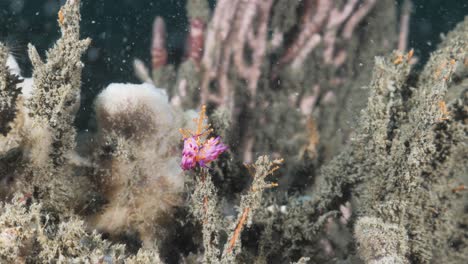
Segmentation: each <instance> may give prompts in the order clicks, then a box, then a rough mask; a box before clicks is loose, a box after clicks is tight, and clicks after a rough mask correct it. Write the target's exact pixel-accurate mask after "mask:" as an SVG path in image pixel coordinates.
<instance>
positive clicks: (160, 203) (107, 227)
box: [92, 83, 191, 247]
mask: <svg viewBox="0 0 468 264" xmlns="http://www.w3.org/2000/svg"><path fill="white" fill-rule="evenodd" d="M95 111H96V118H97V123H98V135H97V137H98V138H99V142H114V143H113V144H114V145H113V146H114V148H115V149H114V150H113V152H112V154H110V155H111V157H110V159H106V160H105V161H102V162H103V164H101V165H102V166H103V167H105V168H107V169H108V171H109V175H104V176H103V179H102V180H103V181H104V184H103V186H104V190H103V192H104V194H105V197H106V199H107V200H108V201H109V203H108V204H107V206H106V208H105V209H104V211H103V212H101V214H100V215H98V216H96V217H95V218H94V219H93V221H92V222H93V223H94V225H95V227H96V228H98V229H100V230H103V231H106V232H109V233H111V234H114V235H117V234H118V233H120V232H124V230H127V229H128V228H130V229H133V230H135V231H137V232H139V233H140V236H141V239H142V240H143V242H144V244H145V245H146V246H148V247H150V246H151V245H150V244H151V243H153V242H152V241H154V234H155V230H152V229H154V228H155V223H157V222H158V220H161V218H167V216H169V215H170V214H168V212H170V209H171V208H172V207H173V206H174V205H177V204H178V202H179V200H180V197H179V195H180V193H181V192H182V191H183V186H184V177H183V172H182V169H181V168H180V165H179V164H180V153H179V144H180V134H179V132H178V131H179V128H180V127H184V126H185V123H186V122H187V121H188V119H189V118H188V116H191V115H190V114H189V113H187V114H185V113H183V112H182V111H179V110H177V109H176V108H174V107H173V106H171V105H170V104H169V101H168V96H167V95H166V93H165V91H164V90H162V89H158V88H156V87H154V86H153V85H152V84H148V83H144V84H122V83H116V84H110V85H109V86H108V87H107V88H106V89H104V91H102V92H101V93H100V94H99V95H98V97H97V98H96V101H95ZM109 160H110V161H109ZM109 223H112V224H109Z"/></svg>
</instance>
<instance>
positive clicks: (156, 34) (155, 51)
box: [151, 17, 167, 71]
mask: <svg viewBox="0 0 468 264" xmlns="http://www.w3.org/2000/svg"><path fill="white" fill-rule="evenodd" d="M166 63H167V50H166V25H165V23H164V20H163V19H162V17H156V18H155V19H154V22H153V40H152V44H151V65H152V69H153V71H154V70H156V69H159V68H161V67H162V66H164V65H166Z"/></svg>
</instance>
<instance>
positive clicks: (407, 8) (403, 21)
mask: <svg viewBox="0 0 468 264" xmlns="http://www.w3.org/2000/svg"><path fill="white" fill-rule="evenodd" d="M411 9H412V4H411V0H405V1H404V2H403V7H402V11H401V12H402V14H401V17H400V35H399V37H398V50H399V51H405V50H406V49H407V48H408V34H409V24H410V17H411Z"/></svg>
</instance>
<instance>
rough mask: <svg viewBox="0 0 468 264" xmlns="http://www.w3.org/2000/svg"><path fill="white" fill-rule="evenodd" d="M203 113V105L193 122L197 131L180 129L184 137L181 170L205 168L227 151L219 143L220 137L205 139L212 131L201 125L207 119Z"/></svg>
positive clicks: (204, 110) (204, 109)
mask: <svg viewBox="0 0 468 264" xmlns="http://www.w3.org/2000/svg"><path fill="white" fill-rule="evenodd" d="M205 113H206V106H205V105H203V106H202V108H201V111H200V115H199V117H198V119H195V122H197V130H196V131H195V132H193V131H191V130H188V129H180V133H181V134H182V136H183V137H184V149H183V150H182V162H181V167H182V169H183V170H191V169H193V168H195V167H196V166H197V164H198V165H199V166H200V167H206V165H207V164H208V163H210V162H212V161H214V160H216V159H217V158H218V157H219V155H221V153H223V152H224V151H226V150H227V149H228V147H227V146H226V145H224V144H223V143H222V142H221V138H220V137H216V138H214V137H211V138H209V139H206V136H207V135H208V134H210V133H211V132H212V131H213V130H212V129H210V128H209V127H210V125H209V124H208V125H205V124H203V123H204V121H205V120H206V119H207V118H206V114H205Z"/></svg>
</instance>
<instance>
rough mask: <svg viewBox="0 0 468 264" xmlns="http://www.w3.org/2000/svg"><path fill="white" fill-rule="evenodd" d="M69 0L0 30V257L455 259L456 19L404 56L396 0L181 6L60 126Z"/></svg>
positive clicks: (466, 65) (70, 42)
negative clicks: (174, 28) (123, 70)
mask: <svg viewBox="0 0 468 264" xmlns="http://www.w3.org/2000/svg"><path fill="white" fill-rule="evenodd" d="M80 4H81V3H80V1H79V0H67V1H66V2H65V3H64V4H63V6H62V7H61V8H60V11H59V12H58V14H57V23H58V26H59V27H60V31H61V37H60V38H59V39H58V40H57V41H56V43H55V44H54V45H53V46H52V47H51V48H50V49H49V50H48V51H47V52H46V53H45V57H43V56H41V55H39V54H42V53H39V52H38V51H37V50H36V48H35V47H34V46H33V45H32V44H30V45H29V47H28V50H29V58H30V61H31V64H32V67H33V72H32V76H31V77H26V76H22V74H21V69H20V68H19V66H18V64H17V63H16V61H15V59H14V58H13V56H11V52H10V50H9V48H8V47H7V46H6V45H5V44H3V43H0V181H1V186H0V199H1V201H0V202H1V204H0V263H258V264H261V263H373V264H378V263H379V264H384V263H465V261H466V259H467V258H468V204H467V203H468V199H467V198H468V197H467V196H468V191H467V188H466V186H467V185H468V173H467V172H468V170H467V168H468V162H467V161H468V147H467V134H468V126H467V125H468V90H467V89H468V17H467V18H465V20H464V21H462V22H460V23H459V24H458V25H457V26H456V27H455V28H454V29H453V30H452V31H451V32H450V33H448V34H447V35H445V36H443V39H442V42H441V43H440V45H439V46H438V47H437V50H436V51H434V52H433V53H432V54H431V56H430V59H429V60H428V61H427V62H426V63H425V64H424V65H422V66H421V68H418V67H416V66H417V62H418V58H417V56H416V55H415V54H414V51H413V50H412V49H410V48H409V47H408V41H407V38H408V20H409V19H410V10H411V1H404V4H403V5H402V6H401V10H397V6H395V4H394V2H393V1H390V0H388V1H387V0H381V1H377V0H340V1H330V0H305V1H291V0H251V1H244V0H219V1H217V3H216V6H215V7H214V9H211V8H210V6H209V4H208V1H206V0H188V1H187V5H186V9H187V16H188V20H189V24H190V28H189V32H188V36H187V40H186V47H187V50H186V54H185V57H184V59H183V60H182V61H181V62H180V63H177V64H172V63H169V61H170V60H168V56H169V55H168V54H169V53H168V51H167V47H166V38H167V34H166V31H165V22H164V20H163V19H162V18H160V17H157V18H156V19H155V21H154V24H153V32H152V46H151V50H150V51H149V53H148V56H150V57H151V67H147V66H146V65H145V64H144V62H143V61H141V60H138V59H136V60H135V61H134V69H135V75H136V76H138V78H139V79H140V80H141V82H142V83H141V84H130V83H111V84H110V85H108V86H107V87H106V88H105V89H103V90H102V91H101V92H100V94H99V95H98V96H97V97H96V98H95V99H94V104H93V108H94V109H93V110H94V116H93V117H92V120H90V123H95V124H96V126H95V130H90V131H77V129H76V127H75V125H74V122H75V118H76V114H77V111H78V109H79V105H80V94H81V93H80V91H81V89H82V87H81V86H82V83H81V82H82V76H81V75H82V69H83V67H86V65H84V64H83V63H82V62H81V57H82V55H83V54H84V53H85V52H86V50H87V48H88V47H89V45H90V43H91V41H92V40H91V39H89V38H82V37H81V36H80V20H81V14H80ZM397 11H398V12H397ZM397 13H399V15H398V16H397ZM397 25H398V26H397ZM397 29H398V30H397ZM368 40H371V41H368ZM395 49H396V50H395Z"/></svg>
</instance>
